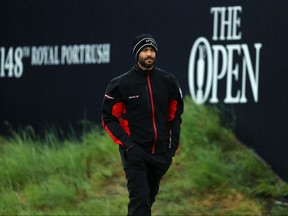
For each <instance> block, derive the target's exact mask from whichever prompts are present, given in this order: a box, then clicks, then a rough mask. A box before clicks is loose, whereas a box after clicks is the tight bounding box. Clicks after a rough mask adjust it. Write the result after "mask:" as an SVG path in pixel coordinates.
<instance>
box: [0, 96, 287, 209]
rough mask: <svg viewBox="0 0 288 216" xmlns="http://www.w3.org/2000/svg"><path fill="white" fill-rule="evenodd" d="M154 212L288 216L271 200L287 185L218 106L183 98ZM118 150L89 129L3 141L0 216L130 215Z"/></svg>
mask: <svg viewBox="0 0 288 216" xmlns="http://www.w3.org/2000/svg"><path fill="white" fill-rule="evenodd" d="M173 160H174V161H173V164H172V166H171V168H170V170H169V171H168V173H167V174H166V175H165V176H164V178H163V181H162V185H161V188H160V192H159V196H158V199H157V202H156V203H155V205H154V206H153V214H154V215H263V214H265V215H266V214H267V215H280V214H288V210H287V208H285V207H281V206H277V205H276V204H274V200H275V199H276V198H278V197H280V196H283V195H288V187H287V184H286V183H285V182H283V181H282V180H281V179H279V178H278V177H277V175H275V174H274V173H273V171H272V170H271V168H270V167H269V166H268V165H267V164H265V163H263V161H261V160H260V159H259V157H258V156H257V155H256V154H255V153H254V152H253V150H252V149H248V148H247V147H245V146H243V145H242V144H241V143H240V142H239V141H238V140H237V138H236V137H235V135H234V134H233V132H232V131H231V130H230V129H227V128H224V127H223V126H222V125H221V121H220V113H219V111H218V110H217V109H216V108H213V107H208V106H204V105H195V104H194V103H193V102H192V101H191V100H190V99H189V98H185V112H184V114H183V123H182V133H181V145H180V148H179V149H178V151H177V154H176V156H175V158H174V159H173ZM127 202H128V193H127V190H126V180H125V176H124V172H123V170H122V165H121V161H120V157H119V153H118V147H117V145H115V144H114V143H113V142H112V140H111V139H110V137H108V135H107V134H106V133H104V132H103V130H102V129H100V128H99V127H97V126H95V125H93V124H92V125H90V127H89V130H86V131H85V132H84V133H83V135H82V137H81V138H80V139H79V138H76V136H73V135H72V136H71V138H67V139H65V140H62V139H60V138H59V137H58V136H57V135H56V133H55V131H54V130H53V129H52V130H51V131H47V133H46V134H45V137H44V138H43V137H42V138H39V137H37V135H35V132H34V131H33V129H31V128H28V129H27V130H23V131H21V132H18V133H16V132H14V133H13V136H12V137H10V138H5V139H4V138H1V139H0V215H85V214H87V215H126V214H127V212H126V209H127V207H126V206H127Z"/></svg>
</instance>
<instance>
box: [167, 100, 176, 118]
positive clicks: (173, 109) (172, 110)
mask: <svg viewBox="0 0 288 216" xmlns="http://www.w3.org/2000/svg"><path fill="white" fill-rule="evenodd" d="M177 105H178V102H177V100H170V103H169V110H168V121H172V120H173V119H174V118H175V114H176V111H177Z"/></svg>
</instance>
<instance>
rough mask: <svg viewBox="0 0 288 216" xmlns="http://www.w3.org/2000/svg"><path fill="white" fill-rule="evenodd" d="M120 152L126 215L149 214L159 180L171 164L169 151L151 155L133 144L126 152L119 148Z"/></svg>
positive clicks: (157, 189)
mask: <svg viewBox="0 0 288 216" xmlns="http://www.w3.org/2000/svg"><path fill="white" fill-rule="evenodd" d="M120 154H121V160H122V164H123V168H124V171H125V174H126V179H127V188H128V192H129V200H130V201H129V204H128V216H142V215H143V216H144V215H145V216H147V215H148V216H150V215H151V207H152V204H153V203H154V202H155V198H156V195H157V193H158V191H159V184H160V180H161V178H162V177H163V175H164V174H165V173H166V172H167V170H168V169H169V167H170V165H171V162H172V156H171V153H170V152H169V151H167V152H163V153H160V154H155V155H153V154H151V153H148V152H146V151H145V150H143V149H142V148H141V147H140V146H138V145H134V146H133V147H132V148H130V149H129V151H128V152H125V150H124V149H121V148H120Z"/></svg>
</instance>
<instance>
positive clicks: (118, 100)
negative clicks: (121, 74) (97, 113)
mask: <svg viewBox="0 0 288 216" xmlns="http://www.w3.org/2000/svg"><path fill="white" fill-rule="evenodd" d="M118 83H119V82H118V80H117V79H113V80H112V81H111V82H110V83H109V85H108V86H107V89H106V92H105V96H104V99H103V104H102V125H103V127H104V129H105V130H106V131H107V133H108V134H109V135H110V137H111V138H112V139H113V141H114V142H115V143H117V144H119V145H122V146H123V147H124V148H125V149H127V148H129V147H130V146H132V145H133V141H132V140H131V138H130V131H129V127H128V122H127V121H126V120H124V119H123V118H122V115H123V113H125V103H124V102H123V100H122V96H121V92H120V90H119V86H118Z"/></svg>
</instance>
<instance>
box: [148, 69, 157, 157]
mask: <svg viewBox="0 0 288 216" xmlns="http://www.w3.org/2000/svg"><path fill="white" fill-rule="evenodd" d="M147 83H148V89H149V96H150V101H151V110H152V123H153V129H154V143H153V146H152V154H154V153H155V147H156V143H157V139H158V133H157V127H156V121H155V109H154V100H153V93H152V88H151V82H150V72H148V75H147Z"/></svg>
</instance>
